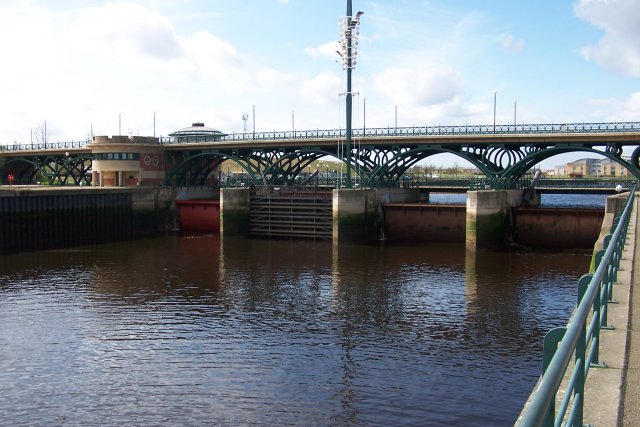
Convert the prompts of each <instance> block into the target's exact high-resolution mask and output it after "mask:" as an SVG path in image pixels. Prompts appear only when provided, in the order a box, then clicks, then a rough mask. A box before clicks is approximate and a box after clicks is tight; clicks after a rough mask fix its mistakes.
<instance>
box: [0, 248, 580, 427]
mask: <svg viewBox="0 0 640 427" xmlns="http://www.w3.org/2000/svg"><path fill="white" fill-rule="evenodd" d="M588 264H589V255H588V254H580V253H563V254H548V253H499V254H486V255H483V256H480V257H478V258H476V257H474V256H472V255H470V254H468V253H466V252H465V249H464V246H462V245H444V246H443V245H415V246H392V247H389V246H387V247H384V246H380V247H377V246H339V247H334V246H333V245H332V244H331V243H324V242H320V243H318V242H300V241H264V240H252V241H250V240H247V241H237V240H224V241H222V242H221V241H220V239H219V237H218V236H197V237H167V238H159V239H153V240H144V241H136V242H129V243H119V244H108V245H98V246H92V247H84V248H78V249H73V250H58V251H49V252H38V253H27V254H20V255H16V256H4V257H0V424H6V425H43V426H50V425H166V426H173V425H300V426H301V425H305V426H307V425H318V426H374V425H380V426H388V425H434V426H438V425H442V426H450V425H476V426H494V425H495V426H499V425H511V424H512V423H513V422H514V420H515V418H516V417H517V415H518V413H519V411H520V409H521V407H522V405H523V403H524V401H525V400H526V398H527V396H528V395H529V393H530V391H531V389H532V388H533V386H534V384H535V381H536V379H537V377H538V375H539V373H540V364H541V360H542V356H541V342H542V336H543V334H544V333H545V332H546V331H547V330H548V329H550V328H552V327H554V326H559V325H563V324H565V323H566V321H567V319H568V317H569V314H570V311H571V307H572V305H573V303H574V300H575V282H576V280H577V278H578V277H579V276H580V275H581V274H582V273H584V272H586V271H587V269H588Z"/></svg>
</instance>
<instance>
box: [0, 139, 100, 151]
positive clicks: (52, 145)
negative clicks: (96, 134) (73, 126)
mask: <svg viewBox="0 0 640 427" xmlns="http://www.w3.org/2000/svg"><path fill="white" fill-rule="evenodd" d="M90 142H91V141H90V140H84V141H66V142H46V143H35V144H22V143H20V144H19V143H13V144H8V145H0V151H27V150H61V149H64V148H84V147H86V146H87V144H89V143H90Z"/></svg>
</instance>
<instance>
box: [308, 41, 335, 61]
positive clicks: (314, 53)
mask: <svg viewBox="0 0 640 427" xmlns="http://www.w3.org/2000/svg"><path fill="white" fill-rule="evenodd" d="M339 49H340V44H339V43H338V42H337V41H331V42H327V43H324V44H321V45H320V46H318V47H305V48H304V51H305V52H306V53H307V55H309V56H311V57H312V58H313V59H318V58H320V57H327V58H332V59H336V60H337V59H338V53H337V52H338V50H339Z"/></svg>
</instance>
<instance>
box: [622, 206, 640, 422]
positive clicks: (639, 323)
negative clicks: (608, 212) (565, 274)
mask: <svg viewBox="0 0 640 427" xmlns="http://www.w3.org/2000/svg"><path fill="white" fill-rule="evenodd" d="M637 208H638V200H637V199H636V212H635V213H636V218H637V216H638V209H637ZM638 242H640V228H638V227H636V244H638ZM639 251H640V248H638V247H637V246H636V252H635V257H634V259H633V274H632V280H631V287H630V293H631V297H630V301H631V304H630V306H629V311H628V313H629V321H628V325H627V343H626V344H627V351H626V360H625V362H626V363H625V367H624V373H623V378H624V381H623V385H622V396H623V399H622V405H621V406H620V413H619V415H620V417H619V418H620V419H621V422H620V423H619V425H622V426H640V288H638V287H639V286H640V252H639Z"/></svg>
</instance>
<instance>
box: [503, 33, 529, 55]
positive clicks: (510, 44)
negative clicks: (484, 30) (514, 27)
mask: <svg viewBox="0 0 640 427" xmlns="http://www.w3.org/2000/svg"><path fill="white" fill-rule="evenodd" d="M502 47H503V48H504V49H505V50H507V51H509V52H513V53H519V52H521V51H522V49H524V40H523V39H516V38H515V37H514V36H513V34H507V35H505V36H504V37H503V38H502Z"/></svg>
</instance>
